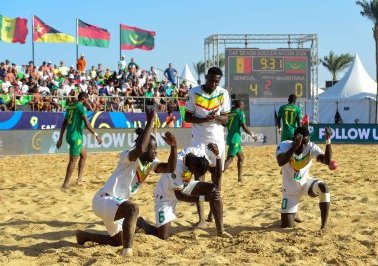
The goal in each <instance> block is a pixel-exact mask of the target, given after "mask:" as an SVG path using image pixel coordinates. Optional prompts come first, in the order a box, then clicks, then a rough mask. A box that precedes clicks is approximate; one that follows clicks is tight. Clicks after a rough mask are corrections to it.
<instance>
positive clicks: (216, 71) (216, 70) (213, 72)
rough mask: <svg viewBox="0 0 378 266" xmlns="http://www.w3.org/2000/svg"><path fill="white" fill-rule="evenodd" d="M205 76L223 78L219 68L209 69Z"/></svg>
mask: <svg viewBox="0 0 378 266" xmlns="http://www.w3.org/2000/svg"><path fill="white" fill-rule="evenodd" d="M207 74H208V75H219V76H223V72H222V70H221V69H220V68H219V67H210V68H209V70H208V71H207Z"/></svg>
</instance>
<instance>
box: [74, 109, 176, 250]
mask: <svg viewBox="0 0 378 266" xmlns="http://www.w3.org/2000/svg"><path fill="white" fill-rule="evenodd" d="M146 115H147V125H146V128H145V129H144V130H142V129H138V130H137V131H136V133H137V135H138V137H137V139H136V141H135V142H136V145H135V148H134V149H132V150H130V151H125V152H122V153H121V154H120V158H119V162H118V165H117V168H116V170H115V171H114V173H113V174H112V175H111V177H110V178H109V180H108V181H107V182H106V183H105V185H104V186H103V187H102V188H101V189H100V190H99V191H98V192H97V193H96V195H95V196H94V198H93V201H92V208H93V211H94V213H95V214H96V215H97V216H99V217H100V218H101V219H102V220H103V221H104V224H105V227H106V230H107V231H108V235H103V234H95V233H89V232H84V231H80V230H79V231H77V232H76V238H77V243H78V244H81V245H84V243H85V242H87V241H92V242H96V243H99V244H107V245H111V246H121V245H123V250H122V256H125V257H127V256H131V255H132V243H133V236H134V232H135V226H136V220H137V218H138V215H139V208H138V205H136V204H135V203H133V202H132V201H131V200H130V199H131V197H132V196H133V195H134V194H135V193H136V192H138V190H139V189H140V187H141V185H142V184H143V182H144V181H145V179H146V178H147V176H148V175H149V174H150V173H152V172H155V173H172V172H173V171H174V169H175V168H176V161H177V150H176V139H175V137H174V136H173V135H172V134H171V133H169V132H166V133H165V135H164V136H163V139H164V140H165V142H167V144H168V145H170V146H171V152H170V155H169V158H168V162H167V163H161V162H159V161H158V160H156V159H155V157H156V155H157V143H156V139H155V137H154V136H152V135H151V133H152V128H153V123H154V120H155V117H156V112H155V111H154V110H152V111H150V112H146Z"/></svg>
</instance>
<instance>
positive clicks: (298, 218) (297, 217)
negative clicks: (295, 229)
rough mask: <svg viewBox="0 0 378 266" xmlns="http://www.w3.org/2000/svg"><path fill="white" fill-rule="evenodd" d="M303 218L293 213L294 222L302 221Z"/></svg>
mask: <svg viewBox="0 0 378 266" xmlns="http://www.w3.org/2000/svg"><path fill="white" fill-rule="evenodd" d="M303 221H304V220H303V218H302V217H300V216H299V215H298V214H296V215H295V217H294V222H296V223H302V222H303Z"/></svg>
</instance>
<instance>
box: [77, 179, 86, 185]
mask: <svg viewBox="0 0 378 266" xmlns="http://www.w3.org/2000/svg"><path fill="white" fill-rule="evenodd" d="M84 184H85V181H84V180H77V182H76V185H78V186H84Z"/></svg>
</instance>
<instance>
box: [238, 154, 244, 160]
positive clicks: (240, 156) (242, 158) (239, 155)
mask: <svg viewBox="0 0 378 266" xmlns="http://www.w3.org/2000/svg"><path fill="white" fill-rule="evenodd" d="M238 160H239V162H243V161H244V154H242V153H238Z"/></svg>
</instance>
